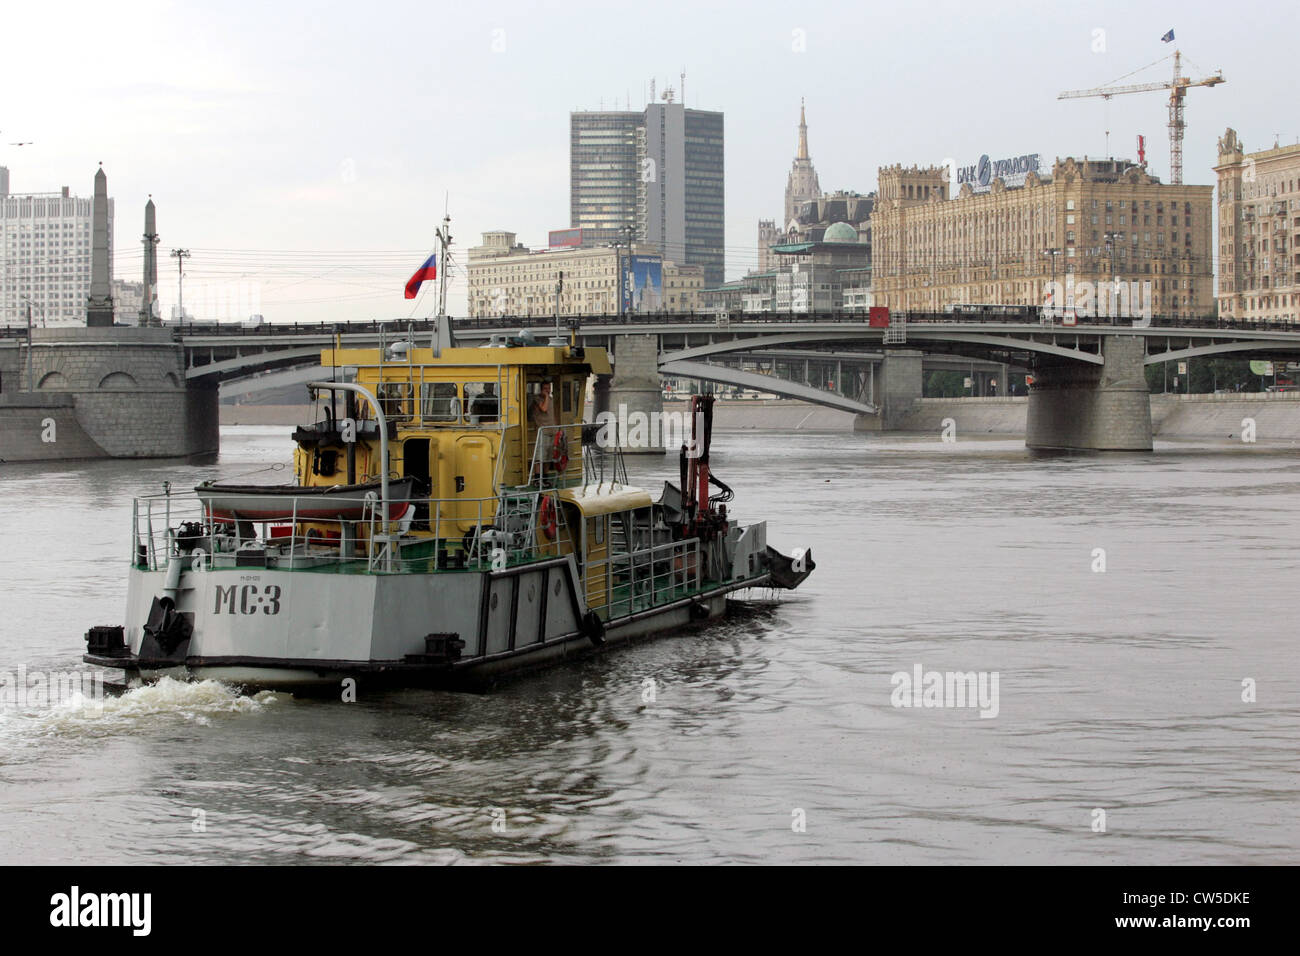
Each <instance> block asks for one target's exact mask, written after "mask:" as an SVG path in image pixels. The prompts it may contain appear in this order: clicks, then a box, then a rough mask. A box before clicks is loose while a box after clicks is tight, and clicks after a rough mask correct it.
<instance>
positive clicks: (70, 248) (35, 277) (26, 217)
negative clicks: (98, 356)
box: [0, 166, 113, 326]
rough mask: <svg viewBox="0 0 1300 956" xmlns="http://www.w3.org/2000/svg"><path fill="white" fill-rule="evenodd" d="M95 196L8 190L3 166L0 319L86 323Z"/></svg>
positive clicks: (110, 216)
mask: <svg viewBox="0 0 1300 956" xmlns="http://www.w3.org/2000/svg"><path fill="white" fill-rule="evenodd" d="M93 205H94V201H93V199H92V198H91V197H89V196H87V197H85V198H82V197H79V196H71V195H69V191H68V187H67V186H64V187H63V189H62V190H61V191H60V192H56V193H27V194H10V192H9V170H8V169H6V168H5V167H3V166H0V325H6V326H13V325H21V326H25V325H26V324H27V301H28V300H30V301H31V304H32V321H33V322H34V323H35V324H37V325H45V326H60V325H84V324H85V323H86V298H87V296H88V295H89V294H90V243H91V225H92V221H93V220H92V214H93ZM108 249H109V258H108V268H109V279H110V281H111V279H112V274H113V200H112V199H110V200H109V201H108Z"/></svg>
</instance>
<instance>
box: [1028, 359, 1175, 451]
mask: <svg viewBox="0 0 1300 956" xmlns="http://www.w3.org/2000/svg"><path fill="white" fill-rule="evenodd" d="M1101 349H1102V356H1103V358H1104V359H1105V364H1104V365H1093V364H1083V363H1080V362H1071V361H1069V360H1068V359H1061V360H1058V359H1045V358H1040V360H1039V365H1038V366H1037V367H1036V368H1035V370H1034V384H1033V387H1032V388H1031V389H1030V392H1029V409H1028V417H1027V421H1026V424H1025V445H1026V446H1027V447H1029V448H1039V449H1051V450H1059V451H1150V450H1151V399H1150V394H1149V392H1148V391H1147V383H1146V374H1145V366H1144V360H1145V358H1146V344H1145V342H1144V340H1143V339H1142V337H1141V336H1138V335H1107V336H1104V337H1103V338H1102V343H1101Z"/></svg>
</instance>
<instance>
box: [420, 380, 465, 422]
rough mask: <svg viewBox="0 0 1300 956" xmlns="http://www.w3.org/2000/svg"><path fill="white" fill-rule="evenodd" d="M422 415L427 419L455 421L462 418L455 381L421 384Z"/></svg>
mask: <svg viewBox="0 0 1300 956" xmlns="http://www.w3.org/2000/svg"><path fill="white" fill-rule="evenodd" d="M420 417H422V418H424V419H425V420H426V421H433V422H454V421H457V420H458V419H459V418H460V400H459V398H458V397H457V395H456V383H455V382H429V383H426V384H424V385H421V386H420Z"/></svg>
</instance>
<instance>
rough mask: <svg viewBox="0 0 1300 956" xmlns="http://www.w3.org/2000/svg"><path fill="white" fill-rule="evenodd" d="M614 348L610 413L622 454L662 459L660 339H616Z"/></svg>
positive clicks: (616, 337)
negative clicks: (655, 456) (659, 456)
mask: <svg viewBox="0 0 1300 956" xmlns="http://www.w3.org/2000/svg"><path fill="white" fill-rule="evenodd" d="M613 345H614V380H613V382H611V383H610V389H609V411H610V413H611V414H613V415H614V416H615V417H616V418H617V420H618V422H619V442H620V444H622V446H623V453H624V454H631V455H636V454H643V455H662V454H663V453H664V437H663V427H662V421H663V410H664V399H663V395H664V392H663V386H662V385H661V384H660V382H659V337H658V336H657V335H616V336H614V341H613ZM598 401H599V399H598Z"/></svg>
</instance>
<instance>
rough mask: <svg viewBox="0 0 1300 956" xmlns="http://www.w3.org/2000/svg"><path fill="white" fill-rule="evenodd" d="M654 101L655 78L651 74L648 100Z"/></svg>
mask: <svg viewBox="0 0 1300 956" xmlns="http://www.w3.org/2000/svg"><path fill="white" fill-rule="evenodd" d="M654 101H655V78H654V77H653V76H652V77H650V102H651V103H653V102H654Z"/></svg>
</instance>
